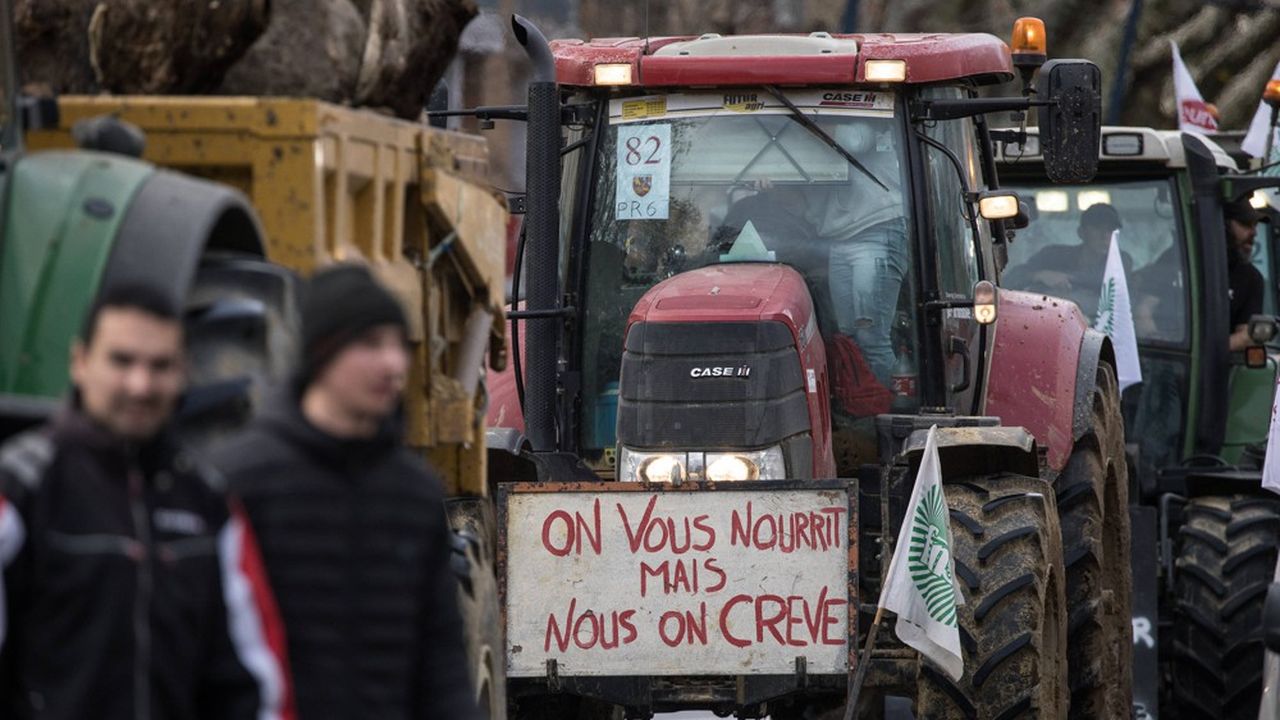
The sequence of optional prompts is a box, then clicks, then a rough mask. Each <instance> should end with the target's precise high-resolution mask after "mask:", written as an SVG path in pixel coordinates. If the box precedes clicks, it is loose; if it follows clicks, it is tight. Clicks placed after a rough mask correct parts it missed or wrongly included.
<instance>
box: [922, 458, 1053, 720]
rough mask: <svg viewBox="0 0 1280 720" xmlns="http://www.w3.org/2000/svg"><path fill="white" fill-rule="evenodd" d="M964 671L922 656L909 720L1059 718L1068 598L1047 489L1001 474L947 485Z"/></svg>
mask: <svg viewBox="0 0 1280 720" xmlns="http://www.w3.org/2000/svg"><path fill="white" fill-rule="evenodd" d="M944 490H945V493H946V496H947V505H948V507H949V509H950V514H951V535H952V548H951V552H952V557H953V559H954V562H955V569H956V579H957V580H958V582H959V585H960V587H961V591H962V593H963V595H964V600H965V602H964V604H963V605H961V606H960V607H958V608H957V611H958V613H957V614H958V618H957V619H958V624H959V629H960V645H961V650H962V651H963V655H964V674H963V675H962V676H961V678H960V680H959V681H958V682H957V681H953V680H952V679H951V678H950V676H948V675H947V674H946V673H945V672H944V671H943V670H941V669H940V668H937V667H935V666H934V665H932V664H930V663H929V662H928V661H927V660H924V659H923V658H921V661H920V669H919V672H918V676H917V686H916V687H917V691H916V692H917V695H916V716H917V717H922V718H944V719H946V720H951V719H953V718H954V719H959V718H964V719H966V720H975V719H978V718H981V719H983V720H987V719H992V720H994V719H997V718H998V719H1001V720H1003V719H1005V718H1014V717H1018V718H1044V719H1045V720H1049V719H1050V718H1052V719H1053V720H1058V718H1062V717H1065V714H1066V709H1067V702H1068V700H1067V667H1066V617H1067V616H1066V596H1065V593H1064V589H1065V582H1066V580H1065V571H1064V569H1063V564H1062V540H1061V529H1060V528H1059V527H1058V512H1057V506H1056V504H1055V501H1054V495H1053V489H1052V488H1051V487H1050V486H1049V484H1048V483H1046V482H1045V481H1043V480H1040V479H1038V478H1033V477H1026V476H1023V475H1012V474H1000V475H993V476H982V477H974V478H969V479H966V480H961V481H958V482H950V481H949V482H948V483H947V484H946V486H945V487H944Z"/></svg>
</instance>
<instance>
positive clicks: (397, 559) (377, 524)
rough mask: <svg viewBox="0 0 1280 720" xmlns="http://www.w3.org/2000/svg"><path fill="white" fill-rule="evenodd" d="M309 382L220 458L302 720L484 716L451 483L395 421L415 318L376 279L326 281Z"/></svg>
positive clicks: (304, 365)
mask: <svg viewBox="0 0 1280 720" xmlns="http://www.w3.org/2000/svg"><path fill="white" fill-rule="evenodd" d="M302 324H303V353H302V362H301V366H300V369H299V371H298V375H297V378H296V382H295V383H293V386H292V387H291V388H290V389H289V390H288V391H287V392H285V393H283V394H282V396H281V397H280V398H278V399H277V402H276V403H275V404H274V405H272V406H270V407H269V408H268V409H267V410H266V411H265V412H264V413H262V414H261V415H260V416H259V417H258V418H257V419H256V420H255V421H254V423H253V424H252V425H251V426H250V428H249V429H248V430H247V431H246V432H245V433H243V434H242V435H241V436H239V437H237V438H235V439H233V440H232V441H231V442H230V443H229V444H228V445H227V446H224V447H223V448H222V449H221V450H220V451H219V452H218V453H217V458H216V459H217V461H218V464H219V466H220V467H221V468H222V470H223V471H224V472H225V473H226V475H227V477H228V480H229V482H230V485H231V488H232V490H233V492H234V493H235V494H236V495H237V496H239V497H241V498H243V500H244V503H245V506H246V507H247V509H248V513H249V517H250V520H251V522H252V524H253V527H254V530H255V531H256V533H257V536H258V538H259V540H260V542H261V545H262V552H263V557H264V559H265V562H266V567H267V574H268V576H269V577H270V579H271V585H272V587H273V588H274V590H275V592H276V597H277V599H278V600H279V603H280V610H281V614H282V616H283V617H284V624H285V628H286V630H287V633H288V638H289V656H290V660H291V662H292V667H293V671H294V679H295V682H296V690H297V698H298V711H299V717H300V718H302V720H317V719H319V718H335V719H341V720H356V719H357V718H369V719H370V720H375V719H376V720H396V719H399V718H405V719H409V718H414V719H418V718H422V719H426V718H431V719H433V720H434V719H439V720H471V719H472V718H478V717H479V715H478V710H477V708H476V706H475V703H474V700H473V693H472V690H471V684H470V681H469V679H468V672H467V664H466V653H465V649H464V647H463V643H462V634H461V628H462V623H461V620H460V616H459V613H458V606H457V595H456V593H457V586H456V582H455V580H454V578H453V576H452V574H451V572H450V565H449V557H450V544H449V529H448V527H447V522H446V517H445V511H444V504H443V499H444V493H443V489H442V486H441V483H440V481H439V479H438V478H436V477H435V475H434V474H432V473H431V472H429V471H428V470H427V468H426V466H425V465H424V464H423V462H422V460H421V459H420V458H419V457H417V456H415V455H414V454H412V453H411V452H409V451H408V450H407V449H405V448H403V447H402V446H401V445H400V441H399V437H398V435H399V433H398V428H397V427H396V426H395V423H394V422H393V419H394V416H395V414H396V411H397V409H398V407H399V404H400V394H401V391H402V389H403V387H404V381H405V376H406V375H407V373H408V371H409V362H410V358H409V352H408V348H407V346H406V335H405V318H404V314H403V311H402V309H401V307H400V305H399V303H398V302H397V301H396V299H395V298H394V297H392V296H391V295H390V294H389V293H388V292H387V291H386V290H384V289H383V288H382V287H381V286H380V285H378V284H377V283H376V282H375V281H374V280H373V278H372V277H371V275H370V274H369V272H368V271H367V270H365V269H364V268H362V267H358V266H353V265H340V266H336V267H333V268H330V269H326V270H322V271H320V272H318V273H317V274H316V275H315V277H314V278H313V279H312V281H311V283H310V285H309V288H308V293H307V297H306V299H305V300H304V302H303V319H302Z"/></svg>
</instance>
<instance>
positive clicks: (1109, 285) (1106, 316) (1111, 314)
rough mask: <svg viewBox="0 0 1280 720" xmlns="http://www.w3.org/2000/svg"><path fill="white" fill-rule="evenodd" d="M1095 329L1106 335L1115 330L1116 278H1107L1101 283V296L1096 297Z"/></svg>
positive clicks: (1113, 332) (1111, 333)
mask: <svg viewBox="0 0 1280 720" xmlns="http://www.w3.org/2000/svg"><path fill="white" fill-rule="evenodd" d="M1094 328H1095V329H1096V330H1100V331H1101V332H1103V333H1105V334H1107V335H1114V334H1115V331H1116V279H1115V278H1114V277H1109V278H1107V281H1106V282H1105V283H1103V285H1102V296H1101V297H1100V298H1099V299H1098V319H1097V323H1096V324H1095V325H1094Z"/></svg>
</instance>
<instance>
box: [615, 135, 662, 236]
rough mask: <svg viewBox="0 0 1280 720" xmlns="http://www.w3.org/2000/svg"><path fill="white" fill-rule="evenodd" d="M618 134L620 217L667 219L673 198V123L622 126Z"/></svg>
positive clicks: (618, 216) (618, 206) (618, 207)
mask: <svg viewBox="0 0 1280 720" xmlns="http://www.w3.org/2000/svg"><path fill="white" fill-rule="evenodd" d="M617 133H618V150H617V152H618V162H617V168H618V170H617V175H618V188H617V193H616V196H617V199H616V202H615V205H614V207H615V209H616V211H617V212H616V215H617V219H618V220H666V219H667V212H668V210H667V204H668V201H669V200H670V198H671V125H670V124H669V123H656V124H652V125H621V126H619V127H618V128H617Z"/></svg>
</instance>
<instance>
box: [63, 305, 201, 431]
mask: <svg viewBox="0 0 1280 720" xmlns="http://www.w3.org/2000/svg"><path fill="white" fill-rule="evenodd" d="M185 373H186V371H185V363H184V360H183V349H182V326H181V325H179V324H178V323H177V322H175V321H172V320H166V319H163V318H158V317H156V316H154V315H151V314H149V313H147V312H144V311H142V310H139V309H136V308H111V307H108V308H104V309H103V310H102V312H101V313H100V314H99V315H98V321H97V327H96V329H95V330H94V332H93V338H92V339H91V340H90V341H89V343H88V344H87V345H86V344H85V343H83V342H79V341H77V342H76V344H75V346H74V347H72V349H71V379H72V381H73V382H74V383H75V385H76V387H77V388H78V389H79V391H80V401H81V405H82V407H83V409H84V412H85V414H87V415H88V416H89V417H90V418H92V419H93V420H94V421H95V422H97V423H98V424H100V425H102V426H103V427H105V428H106V429H107V430H108V431H110V432H111V433H112V434H114V435H116V436H117V437H120V438H122V439H125V440H132V441H143V440H147V439H149V438H151V437H154V436H155V434H156V433H157V432H159V430H160V428H161V427H162V426H163V425H164V424H165V422H167V421H168V420H169V417H170V415H172V414H173V409H174V406H175V405H176V404H177V402H178V396H179V395H181V394H182V390H183V386H184V385H185V382H186V376H185Z"/></svg>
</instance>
